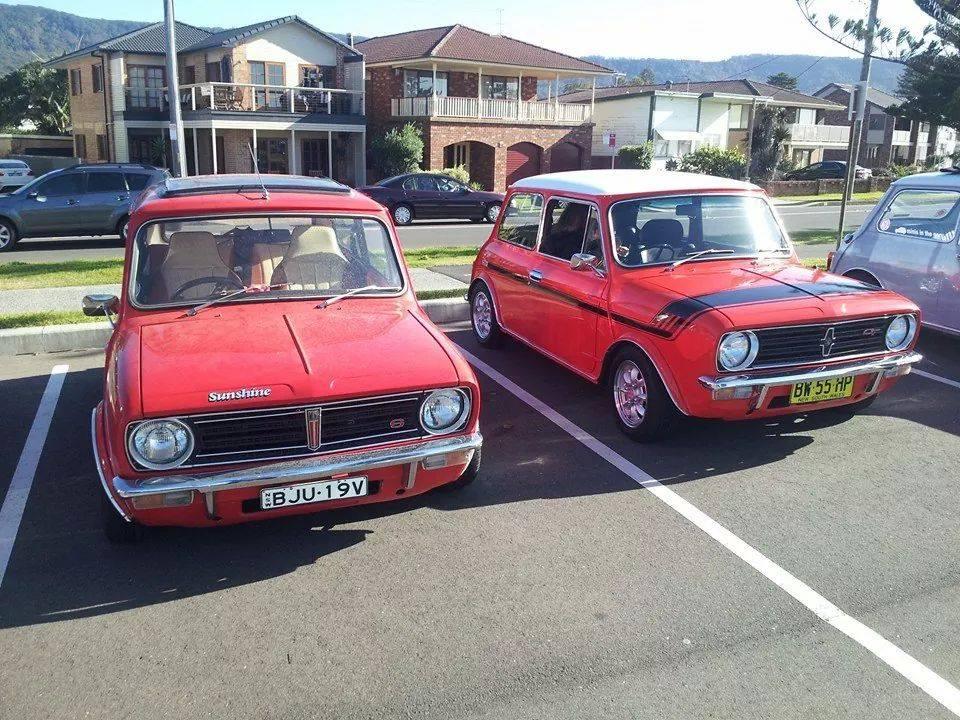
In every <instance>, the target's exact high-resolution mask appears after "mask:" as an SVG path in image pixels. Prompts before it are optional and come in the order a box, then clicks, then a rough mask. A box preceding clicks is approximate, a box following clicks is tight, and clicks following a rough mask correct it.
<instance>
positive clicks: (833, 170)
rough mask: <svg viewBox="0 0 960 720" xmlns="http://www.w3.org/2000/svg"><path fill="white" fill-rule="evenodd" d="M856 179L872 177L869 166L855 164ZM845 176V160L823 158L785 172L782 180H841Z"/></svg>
mask: <svg viewBox="0 0 960 720" xmlns="http://www.w3.org/2000/svg"><path fill="white" fill-rule="evenodd" d="M856 175H857V176H856V178H855V179H856V180H866V179H867V178H870V177H873V171H872V170H870V169H869V168H865V167H861V166H860V165H857V169H856ZM845 177H847V163H846V161H845V160H825V161H823V162H818V163H813V164H812V165H807V166H806V167H802V168H798V169H796V170H791V171H790V172H788V173H785V174H784V176H783V179H784V180H843V179H844V178H845Z"/></svg>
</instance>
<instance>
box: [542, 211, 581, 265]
mask: <svg viewBox="0 0 960 720" xmlns="http://www.w3.org/2000/svg"><path fill="white" fill-rule="evenodd" d="M589 215H590V206H589V205H587V204H585V203H580V202H574V201H572V200H561V199H553V200H551V201H550V202H548V203H547V214H546V219H545V220H544V223H543V234H542V236H541V239H540V252H542V253H543V254H544V255H549V256H550V257H555V258H558V259H560V260H570V258H572V257H573V256H574V255H575V254H576V253H578V252H580V251H581V250H582V249H583V241H584V237H585V235H586V230H587V217H588V216H589Z"/></svg>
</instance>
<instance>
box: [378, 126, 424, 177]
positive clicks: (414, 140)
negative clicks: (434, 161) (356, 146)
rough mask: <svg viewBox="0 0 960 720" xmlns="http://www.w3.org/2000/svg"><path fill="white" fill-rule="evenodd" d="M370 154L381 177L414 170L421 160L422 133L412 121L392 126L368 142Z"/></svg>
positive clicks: (418, 167) (417, 168)
mask: <svg viewBox="0 0 960 720" xmlns="http://www.w3.org/2000/svg"><path fill="white" fill-rule="evenodd" d="M370 154H371V155H372V158H371V159H372V161H373V162H372V165H373V167H374V169H375V170H376V171H377V172H378V173H379V174H380V175H381V176H382V177H390V176H391V175H400V174H401V173H406V172H414V171H416V170H419V169H420V163H421V162H423V133H422V132H421V131H420V128H418V127H417V126H416V125H414V124H413V123H407V124H406V125H404V126H403V127H402V128H393V129H392V130H390V131H389V132H388V133H386V134H385V135H382V136H380V137H378V138H376V139H375V140H374V141H373V142H372V143H370Z"/></svg>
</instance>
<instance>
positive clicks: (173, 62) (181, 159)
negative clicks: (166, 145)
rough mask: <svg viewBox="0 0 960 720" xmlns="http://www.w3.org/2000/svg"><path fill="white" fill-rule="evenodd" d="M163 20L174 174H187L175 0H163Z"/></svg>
mask: <svg viewBox="0 0 960 720" xmlns="http://www.w3.org/2000/svg"><path fill="white" fill-rule="evenodd" d="M163 20H164V23H165V25H166V30H167V106H168V107H169V108H170V154H171V156H172V160H173V168H172V170H173V176H174V177H183V176H184V175H186V174H187V151H186V148H185V147H184V143H183V118H182V117H181V116H180V81H179V78H178V76H177V39H176V27H177V26H176V22H175V21H174V18H173V0H163Z"/></svg>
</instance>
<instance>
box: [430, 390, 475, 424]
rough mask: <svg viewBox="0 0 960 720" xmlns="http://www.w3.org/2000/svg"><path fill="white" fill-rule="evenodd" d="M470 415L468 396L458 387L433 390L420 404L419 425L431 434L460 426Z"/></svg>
mask: <svg viewBox="0 0 960 720" xmlns="http://www.w3.org/2000/svg"><path fill="white" fill-rule="evenodd" d="M469 417H470V396H469V395H468V394H467V393H466V392H464V391H463V390H461V389H459V388H446V389H443V390H434V391H433V392H431V393H430V394H429V395H427V397H426V398H425V399H424V401H423V404H422V405H421V406H420V425H421V426H422V427H423V429H424V430H425V431H427V432H428V433H429V434H431V435H442V434H444V433H451V432H455V431H457V430H459V429H460V428H462V427H463V426H464V425H465V424H466V422H467V418H469Z"/></svg>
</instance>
